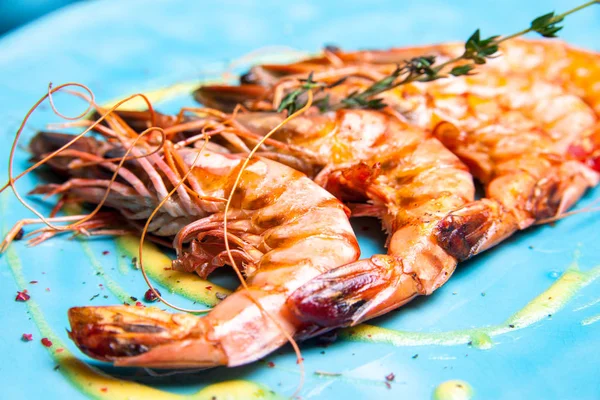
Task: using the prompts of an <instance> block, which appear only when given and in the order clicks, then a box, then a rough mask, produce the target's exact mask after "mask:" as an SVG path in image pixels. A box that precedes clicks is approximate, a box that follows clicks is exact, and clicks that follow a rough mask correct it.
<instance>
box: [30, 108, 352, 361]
mask: <svg viewBox="0 0 600 400" xmlns="http://www.w3.org/2000/svg"><path fill="white" fill-rule="evenodd" d="M100 110H101V109H100ZM204 111H205V112H209V111H207V110H204ZM101 114H102V115H103V117H104V118H105V121H106V122H107V124H106V125H96V126H95V128H96V129H97V130H98V132H99V133H101V134H102V135H104V136H106V137H107V139H106V140H97V139H94V138H81V139H80V140H79V141H77V142H75V144H74V147H68V148H66V149H63V148H64V147H65V146H66V145H68V144H70V143H71V142H73V139H74V136H73V135H65V134H58V133H48V132H42V133H40V134H38V135H37V136H36V137H35V138H34V139H33V140H32V143H31V150H32V152H33V153H34V158H35V159H36V160H43V161H46V160H47V159H48V158H49V157H48V155H52V156H54V157H53V158H50V159H49V165H50V166H51V167H52V168H53V169H54V170H55V171H58V172H60V173H61V174H63V175H66V182H65V183H63V184H47V185H42V186H40V187H38V188H36V189H35V190H34V193H38V194H61V195H63V196H65V195H66V196H68V197H69V198H71V199H74V198H76V199H78V201H80V202H86V203H91V204H104V205H106V206H109V207H110V208H112V209H113V210H114V211H113V213H117V214H121V215H122V217H116V218H115V217H113V218H110V217H107V216H106V215H103V216H102V218H100V214H97V215H96V216H95V217H97V218H92V219H90V220H89V221H87V222H86V224H82V226H79V227H74V230H77V229H82V228H86V229H89V230H90V231H91V229H95V228H99V227H102V228H106V227H105V226H102V225H103V224H105V223H106V222H107V221H113V222H114V221H122V220H126V221H128V222H129V224H128V225H133V227H134V228H139V227H140V225H141V224H143V223H144V222H145V223H146V228H147V229H148V232H149V233H150V234H152V235H154V236H157V237H163V238H166V239H173V247H174V248H175V249H176V251H177V259H176V260H175V261H174V262H173V267H174V268H178V269H183V270H188V271H195V272H196V273H198V274H200V275H201V276H206V275H208V274H209V273H210V272H211V271H212V270H214V268H216V267H219V266H222V265H224V264H226V263H227V264H232V263H234V264H238V265H241V268H242V271H241V272H242V273H243V275H244V277H242V276H241V275H240V278H242V282H243V285H242V287H241V288H240V289H239V290H237V291H236V292H234V293H233V294H231V295H230V296H228V297H227V298H226V299H225V300H223V301H222V302H221V303H219V304H218V305H217V306H216V307H215V308H214V309H212V310H211V311H210V312H209V313H208V314H207V315H206V316H205V317H202V318H201V317H198V316H194V315H190V314H170V313H167V312H164V311H161V310H159V309H156V308H143V307H127V306H115V307H75V308H72V309H71V310H70V311H69V321H70V324H71V332H70V337H71V338H72V339H73V341H74V342H75V343H76V344H77V346H78V347H79V348H80V349H81V350H82V351H84V352H85V353H86V354H88V355H90V356H92V357H94V358H97V359H102V360H109V361H113V362H114V363H115V364H116V365H129V366H135V365H138V366H154V367H169V368H184V367H212V366H217V365H227V366H236V365H240V364H245V363H249V362H252V361H254V360H256V359H259V358H261V357H263V356H264V355H266V354H268V353H270V352H271V351H273V350H275V349H276V348H278V347H280V346H282V345H283V344H284V343H286V342H287V341H288V340H291V338H292V337H293V336H294V335H295V334H296V333H297V331H298V330H299V329H300V328H301V327H302V326H303V325H304V324H303V323H301V322H300V321H298V320H297V319H296V318H295V316H294V314H293V313H292V312H291V311H290V309H289V307H288V306H287V303H286V300H287V297H288V296H289V294H290V293H292V292H293V291H294V290H295V289H297V288H298V287H299V286H301V285H302V284H303V283H305V282H307V281H309V280H310V279H311V278H313V277H315V276H318V275H319V274H321V273H324V272H325V271H327V270H329V269H332V268H334V267H337V266H340V265H344V264H346V263H348V262H352V261H354V260H356V259H357V258H358V256H359V249H358V244H357V241H356V238H355V236H354V233H353V231H352V228H351V226H350V224H349V222H348V218H347V215H346V213H347V209H346V208H345V206H344V205H343V204H342V203H340V202H339V201H338V200H337V199H335V197H334V196H332V195H331V194H329V193H328V192H327V191H325V190H324V189H322V188H321V187H320V186H318V185H317V184H315V183H314V182H313V181H311V180H310V179H309V178H307V177H306V176H305V175H304V174H302V173H300V172H298V171H296V170H294V169H291V168H289V167H287V166H284V165H282V164H279V163H277V162H274V161H271V160H268V159H265V158H258V157H257V158H252V159H249V158H246V155H242V154H227V153H224V152H217V151H214V150H208V149H206V148H205V147H202V148H200V149H197V148H191V147H183V146H177V143H175V144H174V143H172V142H171V141H168V140H165V141H163V146H162V151H160V152H156V151H154V150H152V147H153V146H152V142H153V141H155V139H157V138H154V139H153V138H152V136H151V135H149V136H148V137H147V138H141V135H138V134H137V133H136V132H135V131H134V130H133V129H131V128H130V127H129V126H128V125H127V124H126V123H125V122H124V120H123V119H122V118H121V117H119V116H118V115H116V114H108V113H105V112H104V111H102V110H101ZM152 119H154V120H155V121H156V120H157V119H156V118H154V117H153V118H152ZM209 120H210V119H207V121H209ZM158 122H159V123H160V124H162V126H167V125H173V120H170V119H168V118H166V119H165V118H162V117H161V118H158ZM205 122H206V121H205ZM211 123H212V122H211ZM200 124H201V125H204V128H207V126H206V125H207V124H205V123H204V124H203V123H200ZM193 125H194V126H196V127H198V125H199V122H197V121H196V122H195V123H194V124H193ZM188 126H189V125H185V124H183V125H181V126H179V125H177V129H175V130H173V129H172V130H171V131H168V130H166V134H165V135H163V136H165V137H168V136H169V135H168V133H169V132H170V133H173V132H174V131H177V132H183V131H184V130H185V128H187V127H188ZM213 128H214V126H213ZM210 130H211V131H213V133H214V129H212V128H211V129H210ZM217 131H218V130H217ZM219 132H220V131H219ZM163 133H165V132H163ZM208 134H209V133H208V132H207V131H206V129H205V130H204V136H206V135H208ZM142 139H143V140H142ZM57 152H58V153H57ZM119 167H121V168H119ZM110 174H114V176H115V177H117V179H116V180H114V179H113V180H109V179H108V178H107V175H108V176H110ZM107 188H109V189H110V190H109V191H108V192H107ZM171 195H172V196H171ZM226 199H227V200H226ZM161 206H162V207H161ZM109 212H110V211H109ZM153 216H154V217H155V219H154V221H156V222H151V221H149V220H148V219H149V218H150V217H153ZM123 217H125V218H123ZM58 219H60V217H58V218H57V220H58ZM101 230H102V229H101ZM52 232H53V231H52V229H44V230H42V231H41V233H42V235H43V234H46V233H52ZM145 232H146V231H145V230H144V233H145ZM225 237H226V238H227V239H228V240H227V241H225ZM228 242H229V243H231V249H229V248H228V247H227V243H228Z"/></svg>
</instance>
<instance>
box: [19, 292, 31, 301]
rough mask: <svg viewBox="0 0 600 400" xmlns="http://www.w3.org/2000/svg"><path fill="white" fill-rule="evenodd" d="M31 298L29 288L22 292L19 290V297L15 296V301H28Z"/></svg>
mask: <svg viewBox="0 0 600 400" xmlns="http://www.w3.org/2000/svg"><path fill="white" fill-rule="evenodd" d="M30 298H31V296H30V295H28V294H27V290H23V291H22V292H17V297H15V301H27V300H29V299H30Z"/></svg>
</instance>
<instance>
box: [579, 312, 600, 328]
mask: <svg viewBox="0 0 600 400" xmlns="http://www.w3.org/2000/svg"><path fill="white" fill-rule="evenodd" d="M598 321H600V314H598V315H594V316H593V317H589V318H586V319H584V320H583V321H581V325H583V326H586V325H591V324H594V323H596V322H598Z"/></svg>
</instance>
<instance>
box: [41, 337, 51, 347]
mask: <svg viewBox="0 0 600 400" xmlns="http://www.w3.org/2000/svg"><path fill="white" fill-rule="evenodd" d="M41 342H42V344H43V345H44V346H46V347H52V341H51V340H50V339H48V338H42V340H41Z"/></svg>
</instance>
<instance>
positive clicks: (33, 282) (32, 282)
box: [29, 281, 38, 285]
mask: <svg viewBox="0 0 600 400" xmlns="http://www.w3.org/2000/svg"><path fill="white" fill-rule="evenodd" d="M29 283H31V284H32V285H35V284H36V283H38V281H29Z"/></svg>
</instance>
